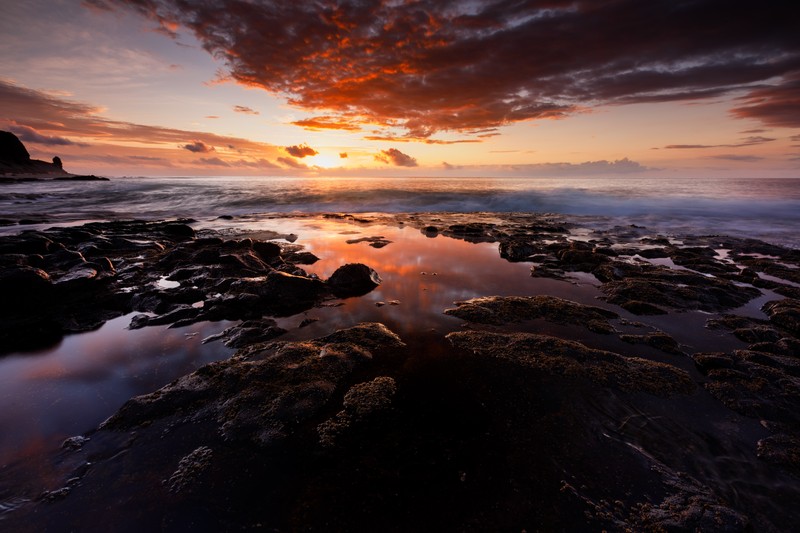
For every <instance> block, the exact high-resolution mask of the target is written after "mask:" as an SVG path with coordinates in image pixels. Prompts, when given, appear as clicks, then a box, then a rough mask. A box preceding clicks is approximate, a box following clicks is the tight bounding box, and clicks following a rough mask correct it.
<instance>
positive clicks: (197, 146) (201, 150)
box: [181, 141, 215, 154]
mask: <svg viewBox="0 0 800 533" xmlns="http://www.w3.org/2000/svg"><path fill="white" fill-rule="evenodd" d="M181 148H183V149H184V150H189V151H190V152H192V153H195V154H208V153H210V152H214V151H215V149H214V147H213V146H209V145H207V144H206V143H204V142H203V141H192V142H190V143H188V144H184V145H182V146H181Z"/></svg>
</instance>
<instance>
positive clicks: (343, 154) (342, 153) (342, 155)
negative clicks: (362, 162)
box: [339, 152, 347, 159]
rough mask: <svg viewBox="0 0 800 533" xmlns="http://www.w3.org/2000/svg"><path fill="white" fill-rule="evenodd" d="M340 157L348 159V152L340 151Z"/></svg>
mask: <svg viewBox="0 0 800 533" xmlns="http://www.w3.org/2000/svg"><path fill="white" fill-rule="evenodd" d="M339 159H347V152H339Z"/></svg>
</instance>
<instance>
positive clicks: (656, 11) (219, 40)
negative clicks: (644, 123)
mask: <svg viewBox="0 0 800 533" xmlns="http://www.w3.org/2000/svg"><path fill="white" fill-rule="evenodd" d="M88 1H89V3H90V4H92V5H94V6H100V7H103V8H112V7H119V6H127V7H128V8H130V9H133V10H134V11H137V12H138V13H140V14H142V15H144V16H146V17H149V18H150V19H151V20H153V21H155V23H156V25H157V27H158V28H161V30H162V31H164V32H165V33H168V34H172V35H176V31H177V30H178V29H179V28H180V27H181V26H182V27H185V28H188V29H189V30H190V31H192V32H193V33H194V34H195V35H196V36H197V38H198V39H199V40H200V41H201V42H202V43H203V46H204V47H205V49H206V50H208V51H209V52H210V53H212V54H213V55H215V56H216V57H220V58H222V59H223V60H225V61H226V62H227V65H228V69H229V72H230V75H231V77H232V78H233V79H235V80H237V81H238V82H240V83H243V84H246V85H251V86H258V87H263V88H265V89H267V90H268V91H271V92H274V93H276V94H281V95H284V96H285V97H287V99H288V100H289V102H290V103H292V104H294V105H296V106H299V107H301V108H304V109H306V110H308V111H311V112H313V113H315V114H319V113H320V112H321V113H324V114H323V115H321V117H323V118H320V117H318V118H317V119H307V120H308V122H307V124H306V125H305V126H310V127H317V128H325V127H336V125H337V124H342V125H346V124H350V125H353V124H366V123H369V124H378V125H382V126H383V127H400V128H404V129H405V130H406V131H407V132H408V134H409V135H410V136H412V137H417V138H427V137H429V136H430V135H432V134H434V133H435V132H437V131H441V130H453V131H460V132H469V131H474V130H477V129H482V128H487V127H497V126H501V125H504V124H509V123H512V122H517V121H522V120H530V119H541V118H559V117H564V116H566V115H569V114H571V113H575V112H579V111H580V110H582V109H585V108H587V107H591V106H594V105H599V104H626V103H636V102H668V101H676V100H688V99H703V98H711V97H719V96H723V95H727V94H738V95H741V94H742V93H745V96H744V97H743V99H742V100H741V104H740V105H737V106H736V107H735V109H734V110H733V111H732V112H733V113H734V115H735V116H737V117H742V118H754V119H758V120H761V121H763V122H764V123H765V124H768V125H771V126H798V125H800V102H798V98H797V94H798V87H797V85H798V80H799V79H800V74H798V73H800V31H798V30H797V21H798V20H800V10H798V7H797V6H796V4H795V3H792V2H785V1H783V2H781V1H777V0H767V1H765V2H762V3H759V4H758V5H757V6H756V5H755V4H753V3H751V2H731V1H729V0H688V1H682V2H676V1H674V0H649V1H646V2H644V1H641V0H615V1H606V2H598V1H595V0H575V1H566V0H549V1H546V2H533V1H530V2H523V1H510V0H495V1H486V2H464V1H457V0H437V1H434V0H419V1H415V2H396V1H389V0H383V1H381V0H341V1H337V2H334V1H330V0H320V1H317V2H297V1H296V0H291V1H290V0H283V1H272V2H263V3H262V2H243V1H240V0H222V1H219V2H186V1H185V0H88ZM299 125H303V124H299Z"/></svg>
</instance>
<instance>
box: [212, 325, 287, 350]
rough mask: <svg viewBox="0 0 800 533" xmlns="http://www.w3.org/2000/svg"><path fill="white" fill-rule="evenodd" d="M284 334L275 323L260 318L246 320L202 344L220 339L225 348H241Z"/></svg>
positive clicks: (283, 330)
mask: <svg viewBox="0 0 800 533" xmlns="http://www.w3.org/2000/svg"><path fill="white" fill-rule="evenodd" d="M284 333H286V330H285V329H283V328H280V327H278V323H277V322H275V321H274V320H272V319H271V318H262V319H259V320H247V321H245V322H242V323H241V324H237V325H235V326H231V327H230V328H228V329H226V330H225V331H223V332H222V333H220V334H218V335H214V336H213V337H209V338H207V339H203V343H206V342H210V341H212V340H217V339H222V340H223V343H224V344H225V346H229V347H231V348H243V347H245V346H248V345H250V344H256V343H259V342H266V341H269V340H272V339H274V338H276V337H279V336H281V335H283V334H284Z"/></svg>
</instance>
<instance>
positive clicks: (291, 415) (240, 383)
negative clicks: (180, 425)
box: [102, 324, 402, 446]
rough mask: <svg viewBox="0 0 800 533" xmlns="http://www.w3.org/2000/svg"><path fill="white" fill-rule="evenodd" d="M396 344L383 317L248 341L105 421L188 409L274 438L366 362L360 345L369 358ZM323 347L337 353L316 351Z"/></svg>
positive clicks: (245, 436) (112, 426)
mask: <svg viewBox="0 0 800 533" xmlns="http://www.w3.org/2000/svg"><path fill="white" fill-rule="evenodd" d="M401 345H402V342H401V341H400V339H399V338H398V337H397V336H396V335H395V334H394V333H392V332H391V331H389V330H388V329H387V328H386V327H385V326H383V325H382V324H360V325H359V326H356V327H354V328H349V329H344V330H340V331H337V332H335V333H333V334H331V335H328V336H326V337H322V338H320V339H316V340H313V341H305V342H272V343H266V344H254V345H250V346H248V347H247V348H245V349H243V350H240V351H239V352H237V354H236V355H235V356H234V357H232V358H230V359H227V360H224V361H219V362H216V363H212V364H210V365H206V366H205V367H202V368H200V369H199V370H197V371H196V372H194V373H192V374H189V375H187V376H184V377H183V378H180V379H178V380H177V381H175V382H173V383H172V384H170V385H167V386H166V387H164V388H162V389H160V390H159V391H156V392H154V393H152V394H149V395H145V396H140V397H137V398H133V399H131V400H129V401H128V402H127V403H126V404H125V405H123V407H122V408H121V409H120V410H119V411H118V412H117V413H116V414H115V415H113V416H112V417H111V418H109V419H108V420H107V421H106V422H104V423H103V426H102V427H103V428H105V429H107V430H115V431H120V430H128V429H133V428H136V427H141V426H146V425H149V424H151V423H152V422H153V421H154V420H157V419H163V418H165V417H177V418H178V419H184V417H186V419H191V420H192V421H193V422H192V423H200V420H204V421H206V422H207V423H210V424H213V425H214V426H216V428H217V431H218V432H219V433H220V434H221V435H222V436H224V437H225V438H226V439H227V440H228V441H230V442H235V441H238V442H249V443H253V444H257V445H259V446H272V445H274V444H276V443H277V442H279V441H282V440H283V439H285V438H286V437H287V436H289V435H290V434H292V433H293V432H294V431H295V429H296V428H297V427H298V426H299V425H300V424H302V423H303V422H304V421H306V420H308V419H310V418H311V417H313V416H314V415H315V414H316V413H318V412H319V411H320V410H321V409H323V408H324V407H325V406H326V405H327V404H328V402H329V401H330V399H331V397H332V396H333V394H334V392H335V390H336V388H337V386H338V385H339V384H340V383H341V382H342V381H343V380H344V379H345V378H346V377H347V376H349V375H350V374H351V372H352V371H353V370H354V369H355V368H356V367H357V366H358V365H360V364H363V362H364V361H365V359H364V357H363V353H367V354H368V355H369V359H371V358H372V357H374V356H375V354H376V353H379V352H381V351H384V350H390V349H392V348H396V347H398V346H401ZM352 346H358V347H359V348H360V350H361V352H360V353H357V352H354V350H352V349H351V347H352ZM323 348H327V349H328V350H329V351H331V350H335V351H336V352H337V355H336V356H328V357H324V356H321V354H322V352H323ZM351 355H353V356H351Z"/></svg>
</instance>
